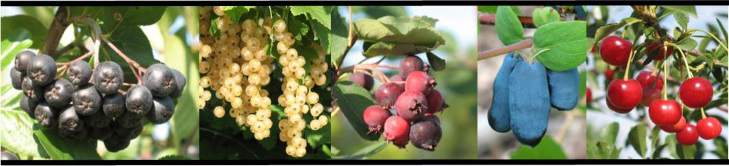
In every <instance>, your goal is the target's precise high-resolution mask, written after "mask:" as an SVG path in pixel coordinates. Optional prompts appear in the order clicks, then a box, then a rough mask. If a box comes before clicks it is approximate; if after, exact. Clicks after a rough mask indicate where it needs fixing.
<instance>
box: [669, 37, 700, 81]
mask: <svg viewBox="0 0 729 166" xmlns="http://www.w3.org/2000/svg"><path fill="white" fill-rule="evenodd" d="M668 44H670V45H671V47H674V48H676V49H677V50H678V52H679V53H680V54H681V59H683V65H684V66H685V67H686V72H687V73H688V76H689V78H691V77H694V74H692V73H691V70H690V68H689V66H688V61H687V60H686V54H684V53H683V50H681V48H679V47H678V46H677V45H675V44H673V43H668Z"/></svg>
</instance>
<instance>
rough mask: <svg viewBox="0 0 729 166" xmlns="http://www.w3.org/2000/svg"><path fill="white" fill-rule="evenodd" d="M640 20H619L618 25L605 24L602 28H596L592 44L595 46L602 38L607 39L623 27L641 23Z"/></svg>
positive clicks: (629, 18) (630, 18) (632, 18)
mask: <svg viewBox="0 0 729 166" xmlns="http://www.w3.org/2000/svg"><path fill="white" fill-rule="evenodd" d="M641 21H642V20H640V19H637V18H634V17H627V18H624V19H623V20H621V21H620V22H619V23H613V24H607V25H604V26H601V27H600V28H597V31H595V37H594V43H595V45H597V43H600V41H602V38H605V37H607V36H608V35H610V34H611V33H613V32H615V31H616V30H618V29H620V28H622V27H623V26H627V25H632V24H635V23H638V22H641Z"/></svg>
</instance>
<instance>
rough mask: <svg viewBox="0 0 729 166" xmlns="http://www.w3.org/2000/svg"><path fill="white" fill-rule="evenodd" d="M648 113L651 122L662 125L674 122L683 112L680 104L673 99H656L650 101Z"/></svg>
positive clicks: (679, 118)
mask: <svg viewBox="0 0 729 166" xmlns="http://www.w3.org/2000/svg"><path fill="white" fill-rule="evenodd" d="M648 115H650V117H651V121H653V123H655V124H657V125H659V126H662V125H673V124H676V123H677V122H678V121H679V120H681V117H682V116H683V113H682V112H681V105H679V104H678V102H676V101H675V100H666V99H658V100H654V101H653V102H651V105H650V106H649V107H648Z"/></svg>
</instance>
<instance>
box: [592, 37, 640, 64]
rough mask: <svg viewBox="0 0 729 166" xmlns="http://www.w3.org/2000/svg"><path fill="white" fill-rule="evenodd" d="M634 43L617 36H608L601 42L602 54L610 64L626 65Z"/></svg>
mask: <svg viewBox="0 0 729 166" xmlns="http://www.w3.org/2000/svg"><path fill="white" fill-rule="evenodd" d="M632 47H633V44H632V43H631V42H630V41H628V40H625V39H623V38H620V37H617V36H608V37H606V38H604V39H602V42H601V43H600V56H602V59H603V60H604V61H605V62H607V63H608V64H611V65H614V66H625V65H626V64H628V58H629V57H630V49H631V48H632Z"/></svg>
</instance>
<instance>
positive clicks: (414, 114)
mask: <svg viewBox="0 0 729 166" xmlns="http://www.w3.org/2000/svg"><path fill="white" fill-rule="evenodd" d="M395 110H396V111H397V115H398V116H400V117H402V118H403V119H405V120H408V121H413V120H416V119H418V118H420V117H421V116H423V114H424V113H425V112H426V111H428V100H427V99H426V98H425V95H423V93H420V92H416V91H405V93H402V94H401V95H400V97H398V98H397V102H395Z"/></svg>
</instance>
